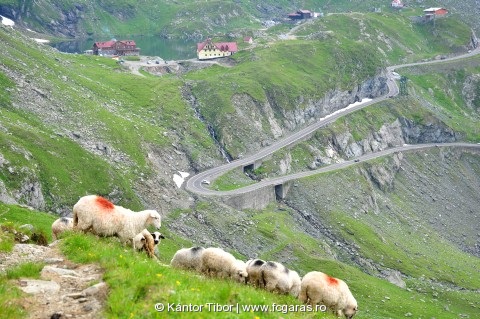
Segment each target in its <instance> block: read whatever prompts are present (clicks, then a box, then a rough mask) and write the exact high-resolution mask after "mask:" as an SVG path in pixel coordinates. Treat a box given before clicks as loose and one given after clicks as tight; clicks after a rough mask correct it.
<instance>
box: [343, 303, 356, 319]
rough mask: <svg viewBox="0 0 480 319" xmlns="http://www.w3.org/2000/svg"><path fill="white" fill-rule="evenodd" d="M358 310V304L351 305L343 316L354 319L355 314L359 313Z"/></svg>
mask: <svg viewBox="0 0 480 319" xmlns="http://www.w3.org/2000/svg"><path fill="white" fill-rule="evenodd" d="M357 310H358V306H357V303H354V304H350V305H348V306H347V307H346V308H345V309H343V314H344V315H345V318H347V319H352V318H353V316H355V314H356V313H357Z"/></svg>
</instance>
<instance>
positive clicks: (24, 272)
mask: <svg viewBox="0 0 480 319" xmlns="http://www.w3.org/2000/svg"><path fill="white" fill-rule="evenodd" d="M43 266H44V265H43V264H41V263H32V262H27V263H23V264H20V265H17V266H15V267H13V268H10V269H7V273H6V277H7V279H18V278H33V279H38V278H40V272H41V271H42V269H43Z"/></svg>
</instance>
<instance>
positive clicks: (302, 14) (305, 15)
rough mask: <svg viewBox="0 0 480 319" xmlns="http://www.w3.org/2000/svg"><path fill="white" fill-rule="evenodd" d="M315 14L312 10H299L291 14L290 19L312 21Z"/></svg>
mask: <svg viewBox="0 0 480 319" xmlns="http://www.w3.org/2000/svg"><path fill="white" fill-rule="evenodd" d="M313 16H314V14H313V12H312V11H310V10H298V11H297V12H294V13H289V14H288V17H289V18H290V19H292V20H301V19H310V18H313Z"/></svg>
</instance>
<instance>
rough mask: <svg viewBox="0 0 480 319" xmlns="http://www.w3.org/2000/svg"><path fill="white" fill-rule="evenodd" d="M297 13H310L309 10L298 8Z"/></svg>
mask: <svg viewBox="0 0 480 319" xmlns="http://www.w3.org/2000/svg"><path fill="white" fill-rule="evenodd" d="M297 12H298V13H312V11H310V10H298V11H297Z"/></svg>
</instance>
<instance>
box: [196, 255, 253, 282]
mask: <svg viewBox="0 0 480 319" xmlns="http://www.w3.org/2000/svg"><path fill="white" fill-rule="evenodd" d="M201 260H202V262H201V264H202V266H201V269H200V271H201V272H202V273H204V274H205V275H207V276H212V277H218V278H231V279H233V280H235V281H238V282H242V283H245V282H246V279H247V277H248V273H247V266H246V265H245V263H244V262H243V261H241V260H238V259H236V258H235V257H234V256H233V255H232V254H230V253H228V252H226V251H224V250H223V249H221V248H212V247H210V248H206V249H205V250H204V251H203V254H202V259H201Z"/></svg>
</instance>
